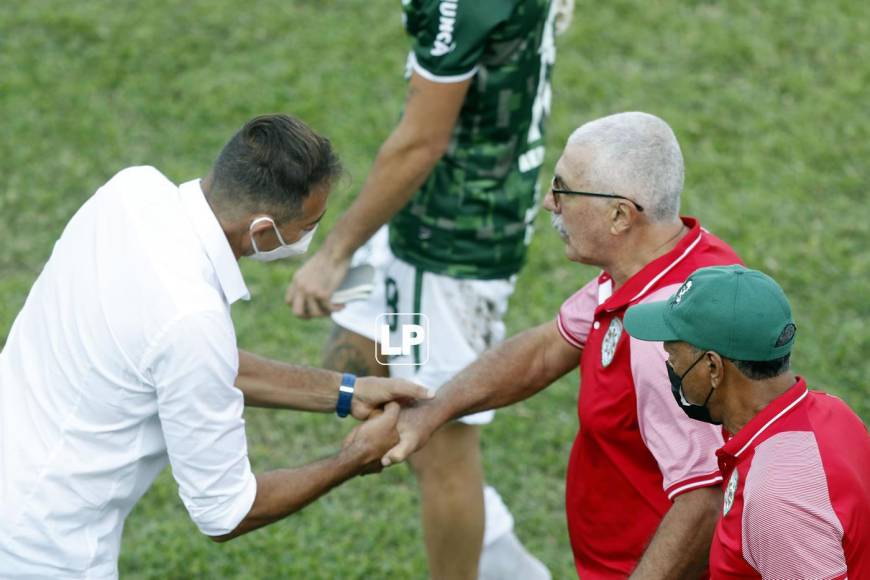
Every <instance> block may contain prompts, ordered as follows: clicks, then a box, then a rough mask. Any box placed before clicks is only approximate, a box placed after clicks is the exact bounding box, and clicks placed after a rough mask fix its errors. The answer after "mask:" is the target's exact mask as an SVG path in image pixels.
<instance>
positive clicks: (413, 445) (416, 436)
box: [381, 403, 441, 467]
mask: <svg viewBox="0 0 870 580" xmlns="http://www.w3.org/2000/svg"><path fill="white" fill-rule="evenodd" d="M440 426H441V424H440V423H437V422H435V421H433V420H432V416H431V413H430V412H429V409H428V408H427V406H426V404H425V403H423V404H421V405H417V406H414V407H408V408H406V409H402V411H401V412H400V413H399V420H398V422H397V423H396V430H397V431H398V433H399V442H398V444H396V445H395V446H393V447H392V448H391V449H390V450H389V451H387V452H386V453H385V454H384V456H383V457H382V458H381V465H383V466H384V467H388V466H390V465H394V464H396V463H401V462H403V461H405V459H407V458H408V456H409V455H411V454H412V453H414V452H415V451H417V450H418V449H420V448H421V447H423V446H424V445H425V444H426V442H427V441H429V438H430V437H431V436H432V433H434V432H435V430H437V429H438V427H440Z"/></svg>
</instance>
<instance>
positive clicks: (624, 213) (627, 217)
mask: <svg viewBox="0 0 870 580" xmlns="http://www.w3.org/2000/svg"><path fill="white" fill-rule="evenodd" d="M635 213H636V210H635V209H634V207H632V205H631V204H630V203H629V202H627V201H624V200H621V199H618V200H616V202H615V203H614V204H613V207H612V208H611V210H610V233H611V234H613V235H619V234H624V233H625V232H627V231H628V230H630V229H631V224H632V223H633V222H634V219H635Z"/></svg>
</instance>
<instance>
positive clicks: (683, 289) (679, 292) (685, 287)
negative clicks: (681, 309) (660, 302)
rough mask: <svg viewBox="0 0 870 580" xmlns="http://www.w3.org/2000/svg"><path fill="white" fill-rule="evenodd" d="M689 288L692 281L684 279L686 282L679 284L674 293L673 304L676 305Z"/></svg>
mask: <svg viewBox="0 0 870 580" xmlns="http://www.w3.org/2000/svg"><path fill="white" fill-rule="evenodd" d="M691 288H692V281H691V280H686V283H685V284H683V285H682V286H680V289H679V290H677V293H676V295H674V305H677V304H679V303H680V302H682V300H683V296H685V295H686V292H688V291H689V290H690V289H691Z"/></svg>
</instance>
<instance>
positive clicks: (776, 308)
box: [623, 266, 796, 361]
mask: <svg viewBox="0 0 870 580" xmlns="http://www.w3.org/2000/svg"><path fill="white" fill-rule="evenodd" d="M623 322H624V324H625V330H626V331H627V332H628V334H630V335H631V336H633V337H634V338H636V339H638V340H651V341H662V342H664V341H671V340H679V341H683V342H687V343H689V344H691V345H692V346H694V347H697V348H700V349H703V350H713V351H716V352H718V353H719V354H721V355H722V356H724V357H727V358H730V359H734V360H745V361H769V360H774V359H777V358H781V357H784V356H785V355H787V354H788V353H789V352H791V348H792V346H794V338H795V330H796V327H795V324H794V320H792V316H791V306H790V305H789V303H788V299H787V298H786V297H785V293H784V292H783V291H782V288H780V286H779V284H777V283H776V282H775V281H774V279H773V278H771V277H770V276H768V275H767V274H764V273H763V272H759V271H758V270H748V269H746V268H744V267H743V266H714V267H711V268H701V269H700V270H696V271H695V272H694V273H693V274H692V275H691V276H689V278H688V279H687V280H686V281H685V282H684V283H683V285H682V286H680V289H679V290H677V292H676V293H675V294H674V295H673V296H671V297H670V298H669V299H668V300H665V301H663V302H651V303H649V304H638V305H637V306H632V307H631V308H629V309H628V311H627V312H626V313H625V319H624V321H623Z"/></svg>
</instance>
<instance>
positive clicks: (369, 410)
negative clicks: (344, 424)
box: [339, 377, 443, 475]
mask: <svg viewBox="0 0 870 580" xmlns="http://www.w3.org/2000/svg"><path fill="white" fill-rule="evenodd" d="M435 408H436V406H435V404H434V396H433V394H432V393H431V392H429V390H427V389H426V388H425V387H422V386H420V385H417V384H415V383H412V382H410V381H405V380H401V379H386V378H379V377H360V378H359V379H357V383H356V391H355V393H354V397H353V401H352V403H351V414H352V415H353V417H354V418H355V419H359V420H362V421H363V423H361V424H360V425H357V426H356V427H355V428H354V429H353V431H351V432H350V433H349V434H348V436H347V437H346V438H345V440H344V443H343V444H342V448H341V452H340V454H339V455H340V456H342V457H344V458H345V459H347V460H348V461H351V462H353V463H354V464H356V465H358V466H359V468H360V473H361V474H363V475H366V474H370V473H377V472H379V471H381V470H382V469H383V468H384V467H386V466H389V465H392V464H396V463H401V462H403V461H404V460H405V459H407V458H408V456H409V455H411V454H412V453H414V452H415V451H417V450H418V449H419V448H421V447H422V446H423V445H424V444H425V443H426V441H428V440H429V437H430V436H431V435H432V433H433V432H434V431H435V430H436V429H437V428H438V427H440V426H441V423H443V421H438V420H437V419H436V413H434V410H435Z"/></svg>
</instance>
